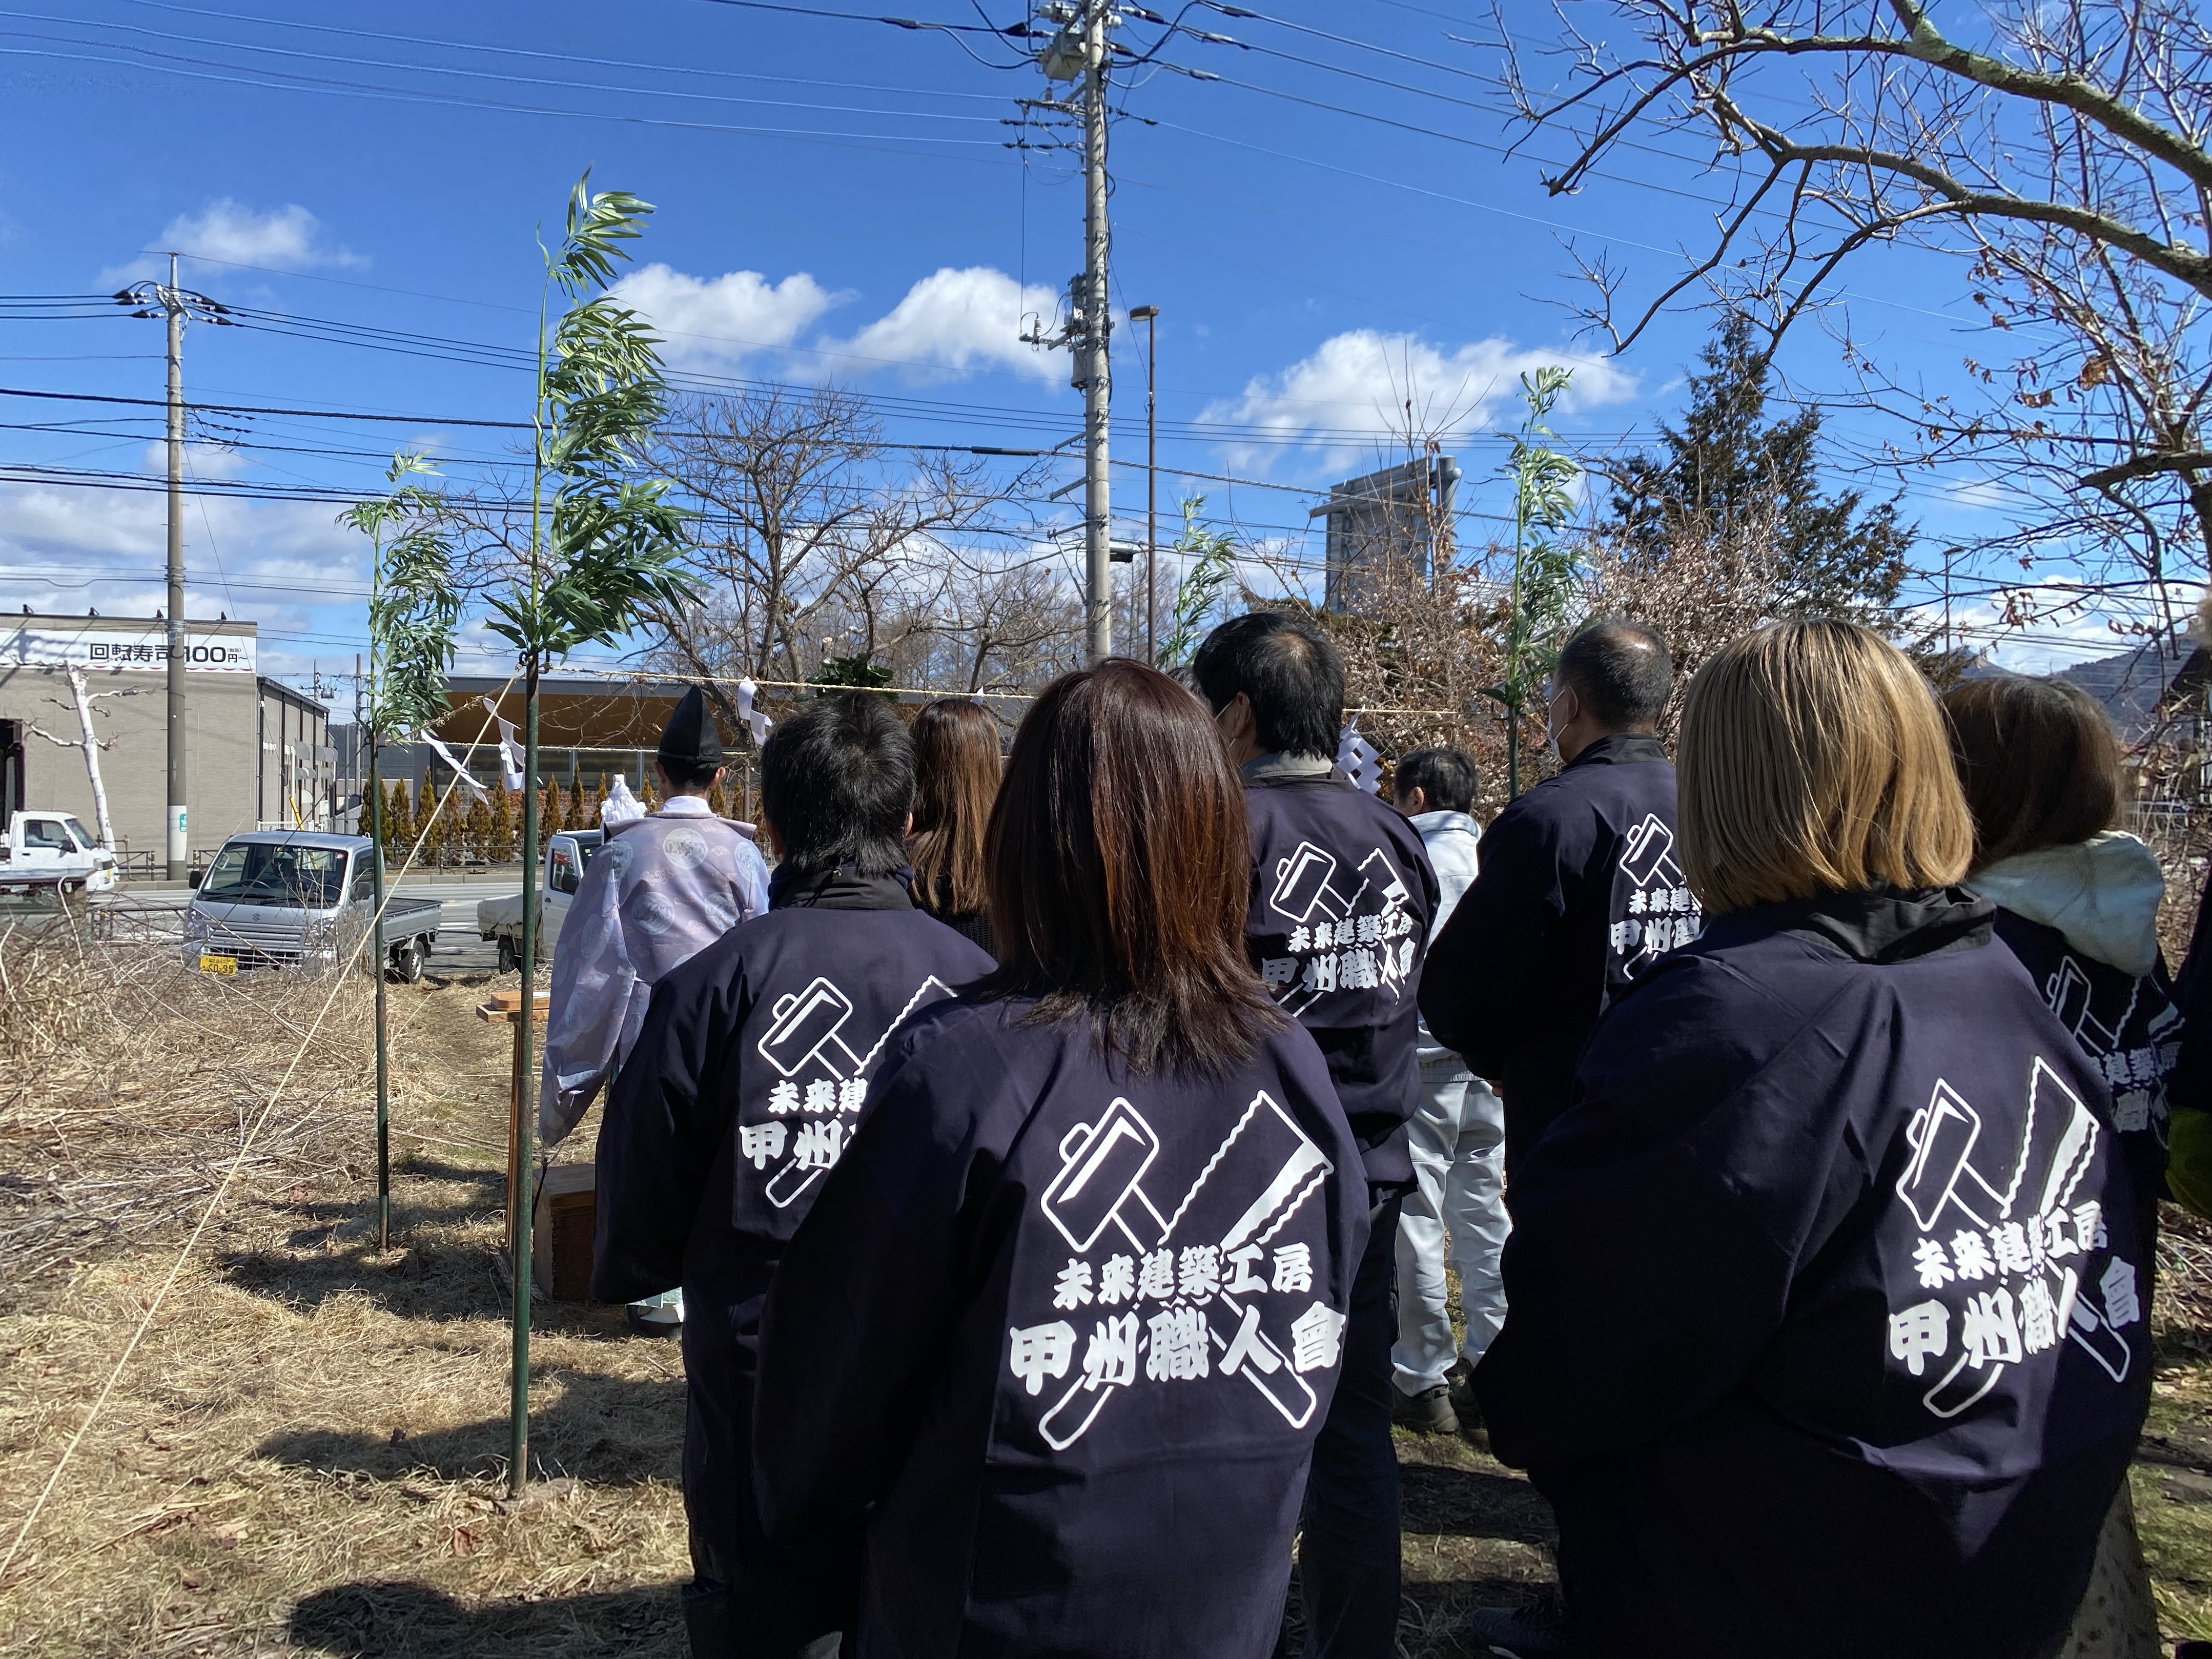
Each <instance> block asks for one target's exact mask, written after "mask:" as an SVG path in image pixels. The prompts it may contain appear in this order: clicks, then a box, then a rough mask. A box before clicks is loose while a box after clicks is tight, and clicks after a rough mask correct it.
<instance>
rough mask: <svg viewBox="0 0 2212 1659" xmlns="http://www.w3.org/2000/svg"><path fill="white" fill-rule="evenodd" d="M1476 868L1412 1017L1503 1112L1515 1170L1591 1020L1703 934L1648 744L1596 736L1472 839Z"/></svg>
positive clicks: (1433, 954) (1662, 763) (1558, 1093)
mask: <svg viewBox="0 0 2212 1659" xmlns="http://www.w3.org/2000/svg"><path fill="white" fill-rule="evenodd" d="M1480 852H1481V858H1482V867H1481V870H1480V873H1478V874H1477V875H1476V877H1475V878H1474V882H1473V883H1472V884H1470V885H1469V886H1468V890H1467V892H1466V895H1465V896H1463V897H1462V899H1461V900H1460V902H1459V904H1458V906H1457V907H1456V908H1455V909H1454V910H1453V911H1452V914H1451V918H1450V920H1449V921H1446V922H1445V923H1444V927H1443V932H1442V933H1439V934H1437V939H1436V942H1435V943H1434V944H1433V945H1431V946H1430V947H1429V967H1428V971H1427V973H1426V974H1425V975H1423V977H1422V980H1421V1012H1422V1014H1423V1016H1424V1017H1425V1018H1426V1019H1427V1021H1428V1024H1429V1030H1430V1031H1431V1033H1432V1034H1433V1035H1434V1036H1435V1037H1436V1039H1437V1042H1441V1043H1443V1045H1444V1046H1445V1047H1447V1048H1453V1049H1456V1050H1457V1051H1458V1052H1459V1053H1460V1054H1462V1055H1463V1056H1464V1057H1465V1058H1466V1060H1467V1063H1468V1065H1469V1066H1472V1067H1473V1068H1474V1071H1475V1073H1476V1074H1477V1075H1479V1076H1481V1077H1485V1078H1487V1079H1490V1080H1491V1081H1492V1083H1495V1084H1496V1085H1498V1091H1499V1094H1500V1097H1502V1098H1503V1100H1504V1103H1505V1154H1506V1158H1507V1159H1508V1160H1509V1161H1510V1162H1517V1161H1518V1160H1519V1158H1521V1156H1522V1153H1524V1152H1527V1151H1528V1148H1529V1147H1530V1146H1534V1144H1535V1142H1536V1138H1537V1137H1538V1136H1539V1135H1541V1134H1542V1133H1543V1132H1544V1129H1545V1127H1546V1126H1547V1125H1548V1124H1549V1123H1550V1122H1551V1121H1552V1120H1553V1118H1555V1117H1557V1116H1558V1115H1559V1113H1560V1112H1561V1111H1563V1110H1565V1108H1566V1104H1567V1101H1568V1098H1569V1097H1570V1095H1571V1093H1572V1091H1573V1086H1574V1076H1575V1062H1576V1060H1577V1059H1578V1058H1579V1057H1580V1056H1581V1054H1582V1051H1583V1043H1585V1042H1588V1041H1589V1034H1590V1031H1591V1030H1592V1029H1593V1028H1595V1025H1596V1024H1597V1022H1598V1017H1599V1016H1600V1015H1601V1014H1602V1013H1604V1012H1605V1011H1606V1010H1607V1008H1608V1007H1610V1006H1612V1005H1613V1000H1614V999H1616V998H1618V997H1620V995H1622V994H1624V993H1626V991H1627V990H1628V988H1629V987H1631V986H1632V985H1634V984H1635V983H1637V981H1639V980H1641V979H1642V978H1643V977H1644V975H1646V974H1648V973H1649V972H1650V970H1651V968H1652V966H1653V965H1654V964H1655V963H1656V962H1657V961H1658V960H1659V958H1660V957H1662V956H1664V955H1665V954H1666V953H1667V952H1668V951H1671V950H1673V949H1674V947H1675V946H1677V945H1681V944H1683V943H1684V942H1685V941H1686V940H1689V939H1694V938H1696V937H1697V934H1698V930H1699V927H1700V926H1701V924H1702V917H1701V916H1700V915H1699V909H1698V902H1697V900H1696V899H1695V898H1694V897H1692V896H1691V893H1690V889H1689V885H1688V884H1687V883H1686V881H1684V879H1683V877H1682V867H1681V866H1680V863H1679V862H1678V861H1677V860H1676V856H1675V851H1674V767H1673V765H1672V764H1671V763H1669V762H1668V759H1667V751H1666V750H1664V749H1662V748H1661V747H1660V745H1659V740H1658V739H1657V738H1654V737H1651V736H1650V735H1649V734H1648V733H1644V732H1617V733H1615V734H1614V735H1613V736H1611V737H1606V738H1599V739H1598V740H1597V741H1596V742H1595V743H1593V744H1590V745H1589V747H1588V748H1586V749H1584V750H1582V752H1581V753H1579V754H1577V756H1576V757H1574V759H1573V760H1571V761H1570V762H1569V763H1567V764H1566V765H1565V767H1563V768H1562V769H1560V770H1559V772H1558V773H1556V774H1555V775H1553V776H1551V777H1548V778H1547V779H1545V780H1544V781H1542V782H1541V783H1540V784H1538V785H1537V786H1536V787H1534V788H1533V789H1531V790H1529V791H1528V793H1527V794H1525V795H1522V797H1521V798H1520V799H1517V800H1516V801H1514V802H1513V803H1512V804H1511V805H1509V806H1508V807H1506V809H1505V810H1504V811H1503V812H1500V813H1499V814H1498V816H1497V817H1496V818H1494V819H1492V821H1491V824H1490V827H1489V829H1486V830H1485V831H1483V835H1482V844H1481V848H1480Z"/></svg>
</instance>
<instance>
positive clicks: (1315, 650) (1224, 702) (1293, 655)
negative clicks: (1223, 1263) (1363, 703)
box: [1191, 611, 1344, 760]
mask: <svg viewBox="0 0 2212 1659" xmlns="http://www.w3.org/2000/svg"><path fill="white" fill-rule="evenodd" d="M1191 669H1192V671H1193V672H1194V674H1195V675H1196V677H1197V679H1198V690H1199V695H1200V696H1203V697H1204V698H1205V699H1206V707H1208V708H1211V709H1212V710H1213V712H1214V713H1215V714H1217V715H1218V714H1220V713H1221V711H1222V710H1223V709H1225V708H1228V707H1229V705H1230V704H1231V703H1232V702H1235V701H1236V700H1237V693H1238V692H1240V691H1241V692H1243V694H1244V696H1246V698H1247V699H1249V701H1250V702H1251V704H1252V723H1253V727H1254V732H1253V736H1254V737H1255V739H1256V740H1257V741H1258V743H1259V744H1260V747H1261V748H1262V749H1265V750H1271V751H1272V752H1273V753H1276V754H1282V755H1306V756H1310V757H1314V758H1315V759H1317V760H1332V759H1334V758H1335V756H1336V737H1337V732H1338V731H1339V730H1340V728H1341V727H1342V726H1343V725H1344V659H1343V658H1342V657H1340V656H1339V655H1338V654H1337V650H1336V647H1335V646H1334V644H1332V643H1331V642H1330V641H1329V637H1328V635H1326V634H1324V633H1322V630H1321V629H1319V628H1317V627H1316V626H1315V625H1314V624H1313V623H1310V622H1308V621H1306V620H1305V619H1304V617H1286V616H1285V615H1283V614H1282V613H1281V612H1280V611H1252V612H1251V613H1249V615H1246V616H1243V617H1237V618H1235V619H1234V620H1232V621H1230V622H1225V623H1222V624H1221V626H1220V627H1218V628H1217V629H1214V630H1213V632H1212V633H1211V634H1209V635H1206V643H1205V644H1203V645H1201V646H1200V647H1198V655H1197V656H1196V657H1194V658H1193V659H1192V660H1191Z"/></svg>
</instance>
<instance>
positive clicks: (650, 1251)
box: [592, 691, 994, 1659]
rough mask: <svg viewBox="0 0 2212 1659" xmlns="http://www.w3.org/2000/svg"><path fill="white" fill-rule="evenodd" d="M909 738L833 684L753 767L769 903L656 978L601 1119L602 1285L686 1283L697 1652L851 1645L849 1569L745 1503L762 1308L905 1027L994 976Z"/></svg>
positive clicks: (689, 1505) (596, 1248) (688, 1479)
mask: <svg viewBox="0 0 2212 1659" xmlns="http://www.w3.org/2000/svg"><path fill="white" fill-rule="evenodd" d="M914 787H915V775H914V746H913V744H912V743H911V742H909V741H908V738H907V734H906V729H905V727H903V726H901V725H900V723H899V720H898V716H897V715H896V714H893V713H892V712H891V709H890V706H889V705H888V704H887V703H886V702H884V700H883V699H882V698H881V697H879V696H874V695H872V694H869V693H866V692H857V691H848V692H833V693H829V694H825V695H824V696H821V697H819V698H817V699H816V700H815V701H814V702H810V703H808V704H806V705H805V707H804V708H801V709H800V710H799V712H798V713H797V714H793V715H792V716H790V717H789V718H788V719H787V720H785V721H784V722H783V723H782V724H781V726H778V727H777V728H776V731H775V735H774V736H773V737H771V738H769V741H768V745H767V748H766V749H765V750H764V751H763V754H762V756H761V830H762V833H763V834H764V835H766V836H767V837H768V838H769V842H770V844H771V845H772V846H773V847H774V848H775V851H776V853H777V854H778V855H779V857H780V859H781V862H780V863H779V864H778V865H777V866H776V869H775V874H774V875H773V876H772V877H771V878H770V879H769V913H768V914H767V915H764V916H762V917H760V918H758V919H757V920H756V921H750V922H747V923H746V924H745V925H744V927H738V928H734V929H732V931H731V932H730V933H728V934H727V935H726V936H725V937H724V938H723V939H721V940H720V942H719V943H717V944H715V945H711V946H709V947H708V949H707V950H705V951H702V952H701V953H700V954H699V955H697V956H696V957H693V958H692V959H691V960H690V962H688V963H684V966H683V967H682V968H681V969H678V970H677V971H676V972H675V973H673V974H671V975H669V976H668V977H667V978H666V979H665V980H663V981H661V983H660V985H659V987H658V988H657V989H656V990H655V991H654V993H653V1006H652V1009H651V1012H649V1013H648V1014H647V1017H646V1021H645V1029H644V1030H643V1031H642V1032H641V1033H640V1035H639V1036H638V1040H637V1044H636V1047H635V1048H634V1049H633V1050H632V1051H631V1054H630V1058H629V1062H628V1063H627V1064H626V1065H625V1066H624V1067H623V1072H622V1075H621V1076H620V1078H619V1079H617V1081H616V1084H615V1087H614V1091H613V1094H612V1097H611V1099H610V1100H609V1101H608V1103H607V1112H606V1121H605V1125H604V1126H603V1127H602V1128H601V1129H600V1131H599V1217H598V1232H597V1237H595V1239H594V1241H593V1250H592V1294H593V1295H594V1296H596V1297H601V1298H603V1299H611V1300H621V1299H623V1298H624V1297H629V1296H631V1295H634V1294H635V1293H636V1292H637V1290H638V1289H639V1287H641V1286H647V1285H653V1286H658V1285H661V1284H663V1283H665V1282H668V1281H669V1280H671V1279H680V1280H681V1282H682V1284H683V1285H684V1300H685V1304H686V1316H685V1320H684V1372H685V1376H686V1378H687V1382H688V1398H689V1413H688V1416H687V1419H686V1422H685V1425H684V1511H685V1514H686V1516H687V1517H688V1518H689V1520H690V1528H691V1564H692V1571H693V1574H694V1577H693V1581H692V1583H690V1584H689V1585H687V1586H686V1587H685V1589H684V1620H685V1623H686V1625H687V1626H688V1627H689V1629H690V1638H691V1650H692V1653H693V1655H694V1656H695V1659H729V1656H733V1655H736V1654H738V1653H740V1652H742V1653H744V1654H745V1655H748V1656H751V1655H759V1656H785V1655H789V1656H799V1655H807V1656H815V1655H821V1656H827V1655H829V1654H834V1653H835V1652H836V1640H835V1636H834V1632H837V1631H838V1630H840V1629H842V1627H843V1625H844V1620H845V1619H846V1617H847V1613H848V1597H849V1595H850V1592H851V1585H850V1583H849V1581H848V1575H849V1572H850V1570H851V1569H852V1567H853V1566H854V1562H853V1561H845V1560H840V1561H836V1562H823V1561H790V1560H786V1559H780V1558H779V1557H777V1556H776V1555H775V1553H772V1552H771V1551H770V1550H769V1547H768V1545H767V1543H766V1541H764V1540H763V1537H762V1534H761V1527H760V1518H759V1515H758V1512H757V1510H756V1509H755V1507H754V1503H753V1495H752V1450H751V1447H752V1397H753V1379H754V1376H755V1374H756V1370H757V1361H758V1357H759V1338H760V1316H761V1309H762V1306H763V1303H764V1302H765V1300H766V1298H767V1294H768V1288H769V1283H770V1281H771V1279H773V1277H774V1275H775V1266H776V1263H777V1261H779V1260H781V1256H782V1254H783V1249H784V1246H785V1244H786V1243H788V1242H789V1240H790V1238H791V1237H792V1235H793V1233H794V1232H795V1231H797V1230H798V1227H799V1222H800V1220H801V1219H802V1218H804V1217H805V1214H806V1212H807V1210H808V1208H809V1206H811V1204H812V1203H813V1200H814V1197H815V1194H816V1193H817V1191H818V1190H819V1188H820V1184H821V1180H822V1177H823V1174H824V1172H825V1171H827V1170H829V1168H830V1167H831V1166H832V1165H834V1164H836V1162H837V1159H838V1157H839V1155H840V1154H841V1153H842V1151H843V1150H844V1147H845V1146H846V1144H847V1143H848V1142H849V1141H850V1139H852V1136H853V1133H854V1131H855V1130H857V1129H858V1128H859V1127H860V1124H861V1123H862V1121H865V1119H866V1114H867V1112H868V1110H869V1109H870V1107H871V1106H872V1100H871V1098H870V1091H869V1084H870V1082H871V1080H872V1078H873V1076H874V1069H873V1068H874V1066H875V1063H876V1060H877V1056H878V1054H880V1053H881V1052H882V1050H883V1048H884V1040H885V1039H886V1038H887V1037H889V1036H890V1033H891V1031H892V1030H893V1029H894V1028H895V1027H896V1026H897V1025H898V1024H899V1023H900V1022H901V1021H902V1019H904V1018H906V1016H907V1015H908V1014H909V1013H911V1012H914V1011H915V1009H917V1008H919V1007H921V1006H925V1005H926V1004H927V1003H930V1002H933V1001H935V1000H938V999H939V998H942V997H945V996H949V995H950V994H951V989H952V987H954V986H956V985H958V984H961V983H963V982H964V981H969V980H975V979H979V978H981V977H982V976H983V975H986V974H987V973H989V972H990V971H991V969H992V967H993V966H994V964H993V963H992V960H991V958H990V957H988V956H987V955H986V954H985V953H984V952H983V951H981V950H979V949H977V948H976V947H975V945H972V944H970V943H969V941H968V940H966V939H963V938H962V937H961V936H960V935H959V934H957V933H954V932H953V931H952V930H951V928H949V927H945V926H944V925H943V924H942V923H941V922H939V921H936V920H934V919H933V917H931V916H930V915H928V913H927V912H926V911H922V910H918V909H916V908H915V906H914V900H913V896H912V894H911V893H910V891H909V890H908V884H907V874H908V872H907V869H906V829H907V826H908V823H909V822H910V819H911V814H912V811H913V806H914Z"/></svg>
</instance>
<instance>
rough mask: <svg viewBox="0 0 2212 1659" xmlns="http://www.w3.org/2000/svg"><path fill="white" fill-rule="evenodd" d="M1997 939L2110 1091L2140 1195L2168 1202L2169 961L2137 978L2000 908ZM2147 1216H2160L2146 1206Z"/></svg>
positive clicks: (2172, 1050) (2172, 1045)
mask: <svg viewBox="0 0 2212 1659" xmlns="http://www.w3.org/2000/svg"><path fill="white" fill-rule="evenodd" d="M1996 926H1997V937H1998V938H1999V939H2002V940H2003V941H2004V942H2005V944H2006V945H2009V946H2010V947H2011V949H2012V953H2013V954H2014V955H2015V956H2016V957H2019V958H2020V965H2021V967H2023V968H2025V969H2027V974H2028V977H2029V978H2030V979H2032V980H2033V981H2035V983H2036V985H2037V987H2039V989H2040V990H2041V991H2042V992H2043V994H2044V999H2045V1000H2046V1001H2047V1002H2049V1003H2050V1004H2051V1012H2053V1013H2055V1014H2057V1016H2058V1023H2059V1024H2062V1025H2063V1026H2064V1027H2065V1028H2066V1029H2067V1030H2069V1031H2071V1032H2072V1033H2073V1034H2074V1040H2075V1042H2078V1043H2080V1044H2081V1049H2082V1052H2083V1053H2085V1054H2087V1055H2088V1056H2089V1060H2090V1063H2091V1064H2093V1065H2094V1066H2099V1067H2100V1068H2101V1069H2102V1070H2103V1072H2104V1073H2105V1081H2106V1084H2107V1085H2109V1086H2110V1087H2111V1089H2112V1123H2113V1127H2115V1128H2117V1129H2118V1131H2119V1135H2120V1146H2121V1148H2122V1150H2123V1151H2124V1152H2125V1154H2126V1156H2127V1160H2128V1172H2129V1174H2130V1176H2131V1177H2132V1178H2133V1179H2134V1182H2135V1188H2136V1196H2137V1197H2138V1198H2140V1199H2142V1200H2143V1202H2144V1204H2145V1205H2146V1206H2154V1205H2155V1204H2156V1202H2157V1200H2160V1199H2161V1198H2163V1197H2165V1196H2166V1125H2167V1121H2168V1118H2169V1115H2170V1113H2169V1109H2168V1106H2167V1102H2166V1084H2167V1079H2169V1078H2170V1077H2171V1076H2172V1072H2173V1069H2174V1067H2175V1066H2177V1065H2178V1064H2179V1061H2180V1059H2181V1043H2182V1022H2181V1010H2180V1009H2179V1007H2177V1006H2175V1003H2174V993H2173V985H2172V981H2170V980H2168V979H2167V978H2166V964H2165V963H2163V962H2160V963H2157V964H2156V965H2155V966H2154V967H2153V968H2152V969H2151V971H2150V972H2149V973H2148V974H2143V975H2135V974H2130V973H2129V972H2127V971H2126V970H2125V969H2120V968H2115V967H2113V966H2112V963H2108V962H2100V960H2098V959H2097V957H2093V956H2092V955H2091V954H2090V953H2089V952H2088V951H2084V950H2081V949H2080V948H2078V947H2076V946H2075V945H2072V944H2070V943H2069V941H2068V939H2067V938H2066V935H2065V934H2063V933H2060V932H2059V931H2058V929H2057V928H2056V927H2049V926H2047V925H2046V924H2045V923H2043V922H2039V921H2030V920H2029V919H2028V918H2027V917H2026V916H2022V915H2015V914H2014V913H2013V912H2012V911H2010V910H2008V909H2005V908H2002V907H1999V908H1998V910H1997V917H1996ZM2145 1214H2146V1215H2148V1216H2152V1217H2154V1216H2155V1214H2156V1212H2155V1210H2154V1209H2153V1208H2149V1207H2147V1208H2146V1210H2145Z"/></svg>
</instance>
